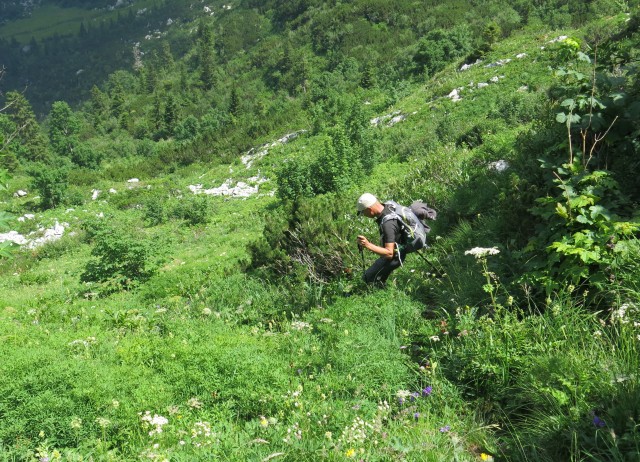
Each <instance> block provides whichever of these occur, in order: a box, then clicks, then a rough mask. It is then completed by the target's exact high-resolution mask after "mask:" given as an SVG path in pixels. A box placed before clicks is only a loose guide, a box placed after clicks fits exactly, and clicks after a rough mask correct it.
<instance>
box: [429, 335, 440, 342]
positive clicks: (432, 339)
mask: <svg viewBox="0 0 640 462" xmlns="http://www.w3.org/2000/svg"><path fill="white" fill-rule="evenodd" d="M429 340H431V341H432V342H439V341H440V337H438V336H437V335H432V336H431V337H429Z"/></svg>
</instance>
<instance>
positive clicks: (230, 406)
mask: <svg viewBox="0 0 640 462" xmlns="http://www.w3.org/2000/svg"><path fill="white" fill-rule="evenodd" d="M557 35H559V34H557ZM550 38H553V36H538V35H537V34H535V33H531V32H529V33H526V34H522V35H520V36H517V37H514V38H512V39H511V40H508V41H505V42H504V43H501V44H499V45H498V47H497V49H496V50H495V51H494V52H493V53H491V55H490V56H488V57H487V59H486V60H485V63H489V62H494V61H497V60H498V59H504V58H511V59H512V60H513V61H512V62H511V63H509V64H507V65H505V66H504V67H498V68H486V67H484V66H483V65H479V66H476V67H474V68H472V69H471V70H469V71H467V72H464V73H461V72H457V71H456V70H455V69H454V67H453V66H452V67H450V68H449V69H447V70H446V71H444V72H442V73H441V74H440V75H438V76H436V78H434V79H433V80H431V81H429V82H428V83H427V84H426V85H425V86H424V87H421V88H416V89H415V91H414V92H412V93H411V94H410V95H409V96H408V97H406V98H405V99H403V100H402V101H400V102H398V103H397V104H396V107H394V108H389V111H388V112H391V111H392V110H396V109H397V110H401V111H402V112H403V113H405V114H409V117H408V119H407V120H406V121H405V122H403V123H401V124H398V125H396V126H394V127H389V128H384V129H381V130H382V137H383V143H385V146H388V147H391V148H395V149H398V150H400V149H401V146H398V144H394V141H397V140H398V139H405V140H406V139H407V138H411V137H416V139H420V137H421V136H425V134H426V136H429V134H432V133H434V131H435V127H434V124H435V123H439V124H443V123H444V124H445V125H446V123H448V122H447V120H450V122H449V123H450V125H451V130H452V131H453V132H455V133H463V132H464V131H465V129H468V128H472V126H473V125H474V124H476V123H480V121H482V120H484V119H486V118H487V114H491V110H492V109H495V108H496V106H497V105H498V103H499V100H500V97H501V96H500V95H501V94H503V93H502V92H507V93H513V92H515V91H517V90H518V89H519V88H520V87H521V86H523V85H527V86H528V87H529V91H544V88H545V86H546V85H547V82H548V79H549V78H550V75H549V73H548V72H547V70H546V69H547V63H546V61H545V55H544V52H543V51H542V50H540V46H542V45H544V44H545V42H546V41H547V40H549V39H550ZM522 52H526V53H527V56H526V57H525V58H522V59H517V58H515V55H516V54H518V53H522ZM502 75H504V79H499V81H498V83H495V84H491V85H489V86H488V87H486V88H477V82H487V81H489V80H490V79H491V78H492V77H494V76H497V77H500V76H502ZM471 82H474V84H475V85H474V86H475V89H473V90H472V89H471V88H470V87H469V85H470V83H471ZM457 87H466V89H465V90H464V91H463V93H462V97H463V100H462V101H461V102H458V103H452V102H450V101H448V100H447V99H436V98H439V97H442V96H446V95H447V94H448V93H449V92H450V91H451V90H452V89H453V88H457ZM443 120H444V122H443ZM523 128H524V127H520V126H516V127H513V128H511V130H513V131H516V132H517V131H518V130H521V129H523ZM394 136H395V138H394ZM308 143H309V142H308V140H305V139H304V138H303V139H300V140H296V141H294V142H292V143H291V144H290V145H288V146H287V147H286V148H284V149H283V150H281V151H277V150H274V151H273V153H270V154H269V155H268V156H267V157H266V158H265V159H264V160H263V161H261V162H258V163H256V165H255V166H254V167H253V169H252V170H250V171H247V172H243V171H241V167H240V166H239V165H234V166H232V167H233V169H234V172H235V175H238V176H235V175H233V176H234V179H236V180H241V179H242V178H241V176H245V177H249V176H251V175H253V174H255V173H256V171H257V170H258V169H261V167H263V169H262V170H261V171H262V173H263V174H266V175H267V176H269V175H271V174H272V173H273V171H272V168H275V166H277V164H278V163H279V162H281V161H282V160H283V158H285V157H286V156H290V155H300V154H301V153H304V150H303V146H306V145H308ZM410 148H412V146H411V145H409V146H407V149H410ZM497 154H502V153H497ZM497 154H496V155H497ZM472 156H473V152H471V151H469V150H468V149H464V148H456V147H454V146H449V147H446V148H441V147H439V148H437V149H435V150H434V151H432V152H429V153H428V159H423V158H420V159H416V160H412V161H409V162H408V168H407V166H406V165H400V166H398V165H396V163H392V164H389V165H382V166H380V167H379V169H377V170H376V173H375V174H374V175H373V176H372V178H371V179H370V182H369V183H368V185H367V187H368V188H370V189H371V190H374V191H379V192H380V193H381V194H382V193H390V194H392V193H393V192H394V191H397V189H398V188H399V187H401V186H404V185H406V184H407V182H408V181H409V180H410V179H411V175H414V174H415V172H416V170H420V169H422V170H424V169H427V168H428V169H429V174H430V175H429V180H430V181H426V182H422V181H418V182H416V183H415V184H413V186H412V190H411V193H413V194H416V195H423V196H425V198H429V197H438V198H442V197H444V199H442V200H443V204H441V205H446V201H453V200H454V199H455V197H454V196H455V192H456V191H455V189H454V188H455V186H457V184H447V183H446V181H451V179H452V178H456V175H455V172H454V171H455V170H458V169H460V168H461V166H462V165H463V164H464V162H465V161H466V160H468V159H470V158H472ZM407 171H409V174H407V173H406V172H407ZM228 172H229V166H221V167H216V168H215V169H214V170H211V171H209V170H207V168H206V167H203V169H202V171H197V170H195V169H193V168H191V169H190V170H189V171H187V172H185V173H184V175H183V176H181V177H176V178H173V179H171V181H170V182H169V184H168V185H167V183H166V182H165V183H160V182H158V184H156V183H155V182H154V181H150V182H149V183H150V185H151V188H152V189H153V188H156V187H167V188H175V189H179V190H180V191H182V192H183V194H189V193H188V192H187V191H186V186H187V185H188V184H195V183H204V184H205V187H212V186H218V185H220V184H221V183H222V182H223V181H224V180H225V179H226V178H227V177H228V176H229V173H228ZM434 172H440V173H441V178H438V179H439V180H440V179H442V180H443V183H438V182H436V181H433V178H434V177H436V176H435V175H433V173H434ZM203 175H204V176H203ZM16 181H17V182H19V181H20V179H17V180H16ZM434 183H436V184H434ZM17 184H18V183H17ZM125 186H126V185H124V184H104V185H101V188H102V189H105V190H106V189H107V188H108V187H114V188H116V189H118V190H120V191H123V190H124V188H125ZM272 187H273V185H269V184H267V185H265V187H264V188H263V189H264V190H267V191H268V190H269V188H272ZM122 193H124V192H122ZM118 194H120V193H118ZM356 194H357V193H356V192H355V191H354V193H353V195H354V197H355V195H356ZM86 195H87V197H88V196H89V195H90V192H89V191H86ZM107 200H108V202H109V201H110V199H107ZM274 200H275V199H273V198H271V197H269V196H265V197H262V198H260V199H255V198H250V199H247V200H241V199H225V198H213V199H211V204H212V205H213V207H214V215H213V220H212V222H211V223H209V224H208V225H206V226H196V227H192V228H190V227H187V226H181V225H179V224H177V223H175V222H169V223H167V224H164V225H160V226H158V227H155V228H154V229H152V230H150V232H152V233H153V234H154V235H155V236H162V238H163V239H164V240H163V241H160V240H159V241H158V242H165V241H166V242H167V244H163V246H164V250H165V251H166V252H167V255H168V256H169V257H170V258H169V259H168V261H167V263H166V265H165V266H164V267H163V268H162V270H161V271H160V272H159V274H158V275H156V276H155V277H154V278H152V279H151V280H150V281H149V282H147V283H146V284H145V285H144V286H143V287H141V288H140V290H139V291H138V292H135V293H131V294H129V293H121V294H116V295H113V296H111V297H108V298H102V299H85V298H84V297H83V295H82V294H83V293H84V292H85V288H84V287H83V286H82V284H81V283H80V282H79V273H80V272H81V271H82V270H83V267H84V265H85V263H86V261H87V258H88V255H89V250H90V249H89V247H88V246H87V245H86V244H84V243H83V242H82V240H81V238H80V237H68V238H65V239H66V242H62V243H60V244H54V245H52V246H51V247H50V249H51V250H49V251H48V254H49V255H50V256H47V255H46V254H45V253H43V252H39V253H40V257H41V258H39V259H35V260H34V259H32V257H30V256H29V255H28V254H27V255H22V254H21V255H20V256H19V257H18V258H17V259H16V260H15V261H13V262H3V266H2V268H1V271H2V279H1V282H0V308H1V309H0V320H1V322H0V339H2V342H1V343H0V344H1V345H2V346H1V347H0V355H1V356H2V357H3V358H9V359H8V360H7V361H3V362H2V364H1V365H0V377H2V379H0V396H2V397H3V398H2V399H1V400H0V415H2V416H3V417H4V418H5V419H4V420H6V421H8V422H11V424H10V425H7V426H4V427H3V429H2V431H3V433H2V434H0V439H1V440H0V444H2V445H3V449H4V450H5V453H7V454H11V456H13V457H15V458H16V459H17V460H22V459H23V458H24V459H25V460H28V457H27V456H26V455H25V454H27V449H25V447H28V446H30V447H35V446H39V447H40V448H41V450H42V451H46V452H47V453H48V454H51V451H52V450H53V449H54V448H58V449H60V450H62V448H63V447H64V446H69V443H68V442H69V441H73V440H74V438H75V440H76V441H78V444H77V446H76V448H75V449H72V448H70V449H67V451H68V455H69V457H70V454H72V453H73V454H78V453H82V454H89V453H92V454H94V455H95V456H96V457H99V458H104V459H105V460H107V458H108V457H109V456H108V455H107V454H109V451H112V455H111V457H112V458H114V459H116V460H134V459H135V458H136V457H137V455H138V454H140V453H142V452H143V451H147V453H155V454H161V455H166V456H168V457H171V458H172V459H171V460H174V459H175V460H212V458H215V459H216V460H265V458H268V457H270V456H272V457H274V458H277V459H276V460H291V461H294V460H295V461H301V460H318V459H320V458H326V459H328V460H343V459H345V458H350V457H352V456H356V455H357V456H361V457H363V458H366V460H371V461H373V460H416V461H418V460H419V461H423V460H454V458H457V460H478V459H479V456H480V453H481V452H486V453H493V454H497V453H498V452H499V451H500V449H499V446H498V443H497V442H496V439H495V435H494V433H493V431H492V425H493V422H492V421H490V420H489V421H485V420H484V419H483V414H484V412H485V411H486V409H484V408H482V407H481V405H480V406H479V407H477V408H476V407H474V406H475V403H472V402H468V403H465V401H464V399H463V398H464V396H465V394H464V392H465V390H464V389H461V388H458V387H455V386H453V385H452V383H451V382H450V381H449V380H448V378H447V373H446V371H443V370H441V369H440V368H438V367H437V365H438V361H439V360H437V361H436V360H435V359H433V358H440V357H441V356H443V355H445V353H446V351H447V350H446V348H443V349H442V350H439V349H438V347H437V345H436V344H435V343H433V344H432V346H433V350H432V351H429V350H428V349H426V350H422V351H420V352H418V353H419V354H420V355H422V358H421V359H422V360H423V361H422V362H421V363H420V362H416V359H419V358H418V357H417V356H416V357H414V356H412V355H409V354H407V353H409V352H411V345H412V343H413V342H415V341H416V340H417V339H419V338H422V337H424V336H432V335H437V334H441V332H440V329H439V327H438V325H437V324H435V323H430V322H428V321H425V320H424V319H422V318H421V317H420V313H421V311H422V310H423V308H424V307H423V304H422V302H421V301H420V300H416V299H413V298H412V297H410V296H408V295H406V294H403V292H402V291H401V290H396V289H394V288H391V289H390V290H389V291H387V292H384V293H380V292H379V293H363V294H360V295H356V296H353V297H351V298H346V299H340V300H338V301H337V302H335V303H334V304H332V305H329V306H318V307H317V308H316V309H313V310H311V311H310V312H308V313H305V314H303V315H301V317H296V316H295V315H293V314H292V313H294V312H296V307H291V306H287V305H286V304H284V303H283V300H284V299H285V298H284V297H281V296H280V294H279V291H278V289H277V288H273V287H268V286H265V285H264V284H262V283H261V282H260V281H256V280H254V279H252V278H251V277H249V276H245V275H243V274H242V273H241V272H240V270H241V268H242V266H243V262H244V261H246V259H247V257H248V254H247V251H246V243H247V242H249V241H251V240H254V239H257V238H258V236H259V235H260V231H261V227H262V225H261V222H260V220H259V219H257V217H258V216H260V214H261V213H265V212H266V213H269V210H270V206H271V205H272V204H273V202H274ZM81 210H82V211H81ZM100 212H105V213H106V214H107V216H111V217H114V218H116V219H118V218H122V217H124V216H129V217H131V216H133V217H136V218H139V217H140V214H141V213H140V211H138V210H137V209H136V208H128V209H124V210H120V209H117V208H114V207H112V206H110V205H109V204H108V203H106V204H105V203H102V202H101V201H94V202H90V201H87V203H86V204H85V205H84V206H83V207H82V208H80V207H78V211H77V212H70V217H69V218H67V217H66V215H65V218H64V219H65V221H69V222H70V223H71V224H72V229H74V227H75V225H74V220H73V219H72V217H73V216H74V215H76V216H78V217H79V220H83V219H85V218H86V217H88V216H91V215H95V214H97V213H100ZM62 213H63V212H62V211H60V210H54V211H50V212H47V213H46V214H45V216H44V217H41V216H38V217H37V222H39V223H40V222H46V223H50V222H51V221H53V219H54V218H61V216H62V215H61V214H62ZM354 226H360V227H362V226H368V224H367V225H363V224H361V223H355V224H354ZM369 232H373V231H372V229H371V228H369ZM436 232H437V230H436ZM343 238H345V239H348V238H349V236H343ZM56 246H60V247H61V249H60V250H59V251H56V250H55V249H56ZM414 260H415V259H414ZM411 269H418V270H424V268H423V265H422V264H421V263H419V262H417V261H412V262H410V265H409V266H408V267H407V268H405V269H404V270H402V272H399V275H398V278H399V281H401V282H406V281H407V279H408V278H409V277H410V274H411V273H410V271H411ZM434 308H437V307H434ZM468 321H469V323H470V326H471V325H472V326H473V329H477V330H478V331H479V332H483V333H484V334H486V335H487V336H491V335H493V331H491V330H490V326H489V325H488V322H487V324H486V325H482V326H476V325H473V322H472V321H471V320H468ZM512 322H514V325H516V324H515V323H516V322H517V320H516V321H513V320H512ZM461 324H462V321H461ZM507 327H508V328H511V327H512V326H511V325H509V326H507ZM536 328H537V327H536ZM551 328H553V329H554V334H553V336H554V337H555V336H556V335H555V331H556V330H558V326H551ZM470 329H471V327H470ZM483 329H485V330H483ZM589 329H594V326H592V325H588V326H586V327H584V330H585V333H586V335H590V331H589ZM547 336H549V333H548V332H544V329H541V332H540V334H539V336H537V337H536V340H538V341H540V343H539V344H537V346H539V345H541V344H542V342H543V341H544V338H545V337H547ZM557 337H558V338H557V342H562V337H561V336H560V335H558V336H557ZM503 340H504V339H501V340H500V342H501V341H503ZM492 341H493V340H492ZM496 342H497V343H500V342H499V341H498V339H496ZM500 345H502V343H500ZM447 348H455V344H454V343H451V344H447ZM559 348H560V350H558V351H561V349H562V345H560V346H559ZM585 350H586V349H585ZM501 351H509V350H508V348H505V349H504V350H501ZM542 351H544V350H542ZM542 351H540V350H537V351H536V354H539V355H541V354H542ZM414 353H415V352H414ZM596 353H597V352H596ZM598 354H599V353H598ZM445 357H446V356H445ZM425 359H431V361H426V362H425V361H424V360H425ZM420 365H422V367H419V366H420ZM503 372H504V371H503ZM426 386H432V387H433V391H432V395H431V396H429V397H420V398H419V399H416V400H415V401H410V400H409V399H407V400H406V402H405V403H403V404H400V403H399V402H398V399H397V396H396V393H397V391H398V390H402V389H407V390H410V391H415V392H419V391H420V390H422V389H424V388H425V387H426ZM540 386H542V385H540ZM23 390H28V393H27V394H25V392H24V391H23ZM532 390H533V391H535V390H536V389H533V388H532ZM537 390H539V389H537ZM561 391H562V390H561ZM502 392H504V390H502ZM562 392H564V393H566V391H562ZM114 400H115V401H114ZM383 401H386V402H387V403H388V404H389V407H386V406H385V405H384V404H381V403H382V402H383ZM115 402H117V405H116V404H115ZM480 404H482V403H480ZM147 410H149V411H150V412H151V414H152V415H153V414H155V413H157V414H161V415H163V416H167V417H168V419H169V424H167V425H166V427H165V428H164V432H163V434H162V435H159V434H158V435H155V436H149V433H148V432H149V430H150V428H145V427H144V424H143V422H141V421H140V417H139V416H138V413H144V412H145V411H147ZM560 410H561V411H562V409H560ZM263 417H264V418H265V419H263ZM77 418H80V419H82V423H81V424H80V425H79V426H75V427H73V426H72V425H71V423H72V422H73V421H74V419H77ZM358 418H362V419H364V421H366V422H368V423H370V424H371V426H370V427H369V426H366V425H364V422H363V423H362V424H361V423H360V421H359V420H358ZM97 419H108V423H105V421H104V420H103V421H101V420H97ZM76 422H77V421H76ZM101 422H102V423H101ZM202 422H208V423H209V424H210V425H212V427H213V431H214V433H215V436H207V434H206V432H201V433H198V432H197V431H196V432H195V433H194V432H193V430H194V429H196V428H200V429H202V428H203V427H202V425H204V424H202ZM264 422H266V424H265V423H264ZM197 423H201V426H200V427H197ZM359 426H362V427H363V431H364V434H365V435H366V436H365V437H364V438H360V437H359V436H358V435H360V433H359V432H358V429H359ZM298 430H300V431H301V432H302V433H301V437H300V438H299V439H298V438H297V437H296V436H292V435H295V434H296V432H297V431H298ZM41 431H42V433H40V432H41ZM181 440H182V441H185V440H186V443H187V444H185V445H182V444H180V441H181ZM25 441H28V443H27V442H25ZM207 443H211V444H207ZM154 444H158V447H157V448H153V445H154ZM198 444H200V446H198ZM352 451H353V452H352ZM360 451H362V452H360ZM280 453H282V454H280ZM276 454H278V455H276ZM523 454H524V451H523ZM11 456H9V457H11ZM511 456H512V457H513V456H514V453H512V454H511ZM507 457H509V456H507ZM525 457H526V456H525ZM8 460H10V459H8ZM156 460H159V459H156Z"/></svg>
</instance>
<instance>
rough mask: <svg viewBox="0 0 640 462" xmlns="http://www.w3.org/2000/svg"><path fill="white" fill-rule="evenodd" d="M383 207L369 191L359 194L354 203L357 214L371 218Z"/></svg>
mask: <svg viewBox="0 0 640 462" xmlns="http://www.w3.org/2000/svg"><path fill="white" fill-rule="evenodd" d="M383 208H384V206H383V205H382V204H381V203H380V202H379V201H378V199H377V198H376V196H374V195H373V194H369V193H364V194H363V195H362V196H360V197H359V198H358V202H357V204H356V210H357V211H358V214H360V215H364V216H365V217H369V218H373V217H375V216H377V215H378V214H380V212H382V209H383Z"/></svg>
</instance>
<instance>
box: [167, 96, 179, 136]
mask: <svg viewBox="0 0 640 462" xmlns="http://www.w3.org/2000/svg"><path fill="white" fill-rule="evenodd" d="M163 122H164V128H165V130H166V132H167V135H169V136H171V135H173V133H174V131H175V128H176V123H177V122H178V103H177V102H176V99H175V98H174V96H173V95H172V94H171V93H169V96H167V104H166V105H165V108H164V116H163Z"/></svg>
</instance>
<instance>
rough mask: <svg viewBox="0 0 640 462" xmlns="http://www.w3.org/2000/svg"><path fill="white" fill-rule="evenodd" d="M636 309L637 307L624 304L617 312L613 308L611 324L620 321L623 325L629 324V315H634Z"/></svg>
mask: <svg viewBox="0 0 640 462" xmlns="http://www.w3.org/2000/svg"><path fill="white" fill-rule="evenodd" d="M635 308H636V307H635V305H633V304H632V303H623V304H622V305H620V307H619V308H618V309H617V310H615V309H613V308H612V309H611V322H612V323H613V322H616V321H618V322H620V323H622V324H628V323H629V318H630V316H629V313H633V312H634V311H636V309H635Z"/></svg>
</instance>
